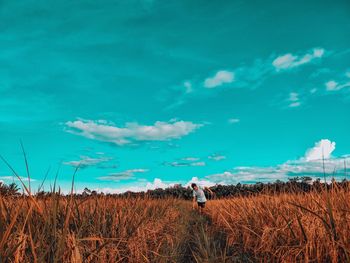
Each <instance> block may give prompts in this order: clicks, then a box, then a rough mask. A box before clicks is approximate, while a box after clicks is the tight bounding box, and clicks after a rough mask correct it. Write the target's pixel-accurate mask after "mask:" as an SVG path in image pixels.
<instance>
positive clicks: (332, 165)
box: [206, 139, 346, 184]
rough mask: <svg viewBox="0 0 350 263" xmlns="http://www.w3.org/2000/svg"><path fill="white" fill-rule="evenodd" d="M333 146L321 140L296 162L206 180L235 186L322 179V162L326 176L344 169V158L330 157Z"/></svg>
mask: <svg viewBox="0 0 350 263" xmlns="http://www.w3.org/2000/svg"><path fill="white" fill-rule="evenodd" d="M335 145H336V144H335V142H332V141H330V140H328V139H322V140H320V141H318V142H316V143H315V145H314V146H313V147H311V148H310V149H308V150H307V151H306V153H305V155H304V156H303V157H302V158H300V159H298V160H291V161H287V162H285V163H283V164H280V165H276V166H269V167H259V166H250V167H245V166H241V167H236V168H234V169H232V170H228V171H225V172H223V173H217V174H212V175H208V176H206V178H207V179H208V180H210V181H213V182H216V183H218V184H236V183H239V182H241V183H253V182H258V181H259V182H271V181H275V180H285V179H288V178H290V177H296V176H310V177H314V178H315V177H323V173H324V170H323V162H324V164H325V172H326V173H327V174H331V173H333V172H334V171H341V170H342V169H343V167H344V162H346V160H345V158H344V157H339V158H333V157H332V155H331V154H332V152H333V151H334V150H335ZM322 156H324V161H323V160H322V158H323V157H322Z"/></svg>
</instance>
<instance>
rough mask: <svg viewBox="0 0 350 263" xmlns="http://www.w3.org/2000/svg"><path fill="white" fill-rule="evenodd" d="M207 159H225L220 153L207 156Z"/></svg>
mask: <svg viewBox="0 0 350 263" xmlns="http://www.w3.org/2000/svg"><path fill="white" fill-rule="evenodd" d="M208 159H210V160H214V161H221V160H225V159H226V156H224V155H220V154H212V155H210V156H208Z"/></svg>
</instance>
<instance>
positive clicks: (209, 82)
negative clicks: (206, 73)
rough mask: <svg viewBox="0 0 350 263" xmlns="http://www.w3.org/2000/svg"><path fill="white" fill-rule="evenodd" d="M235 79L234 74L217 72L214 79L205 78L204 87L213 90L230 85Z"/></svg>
mask: <svg viewBox="0 0 350 263" xmlns="http://www.w3.org/2000/svg"><path fill="white" fill-rule="evenodd" d="M234 79H235V74H234V73H233V72H230V71H227V70H220V71H218V72H217V73H216V74H215V76H214V77H211V78H207V79H205V81H204V87H206V88H215V87H218V86H221V85H223V84H226V83H231V82H233V81H234Z"/></svg>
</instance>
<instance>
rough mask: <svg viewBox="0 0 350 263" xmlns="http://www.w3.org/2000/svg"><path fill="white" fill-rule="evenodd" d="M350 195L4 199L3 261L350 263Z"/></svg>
mask: <svg viewBox="0 0 350 263" xmlns="http://www.w3.org/2000/svg"><path fill="white" fill-rule="evenodd" d="M349 200H350V192H349V191H348V190H345V189H337V188H336V186H335V187H334V188H333V189H331V190H330V191H322V192H311V193H305V194H291V193H288V194H279V195H275V194H270V195H257V196H251V197H236V198H230V199H221V200H213V201H210V202H209V203H208V206H207V207H208V208H207V214H205V215H199V214H198V213H197V211H193V210H192V209H191V202H189V201H184V200H179V199H161V200H154V199H147V198H145V199H139V198H116V197H112V196H103V195H97V196H89V197H76V196H74V195H72V196H68V197H63V196H60V195H58V194H51V195H50V196H47V197H44V198H38V197H35V196H33V197H30V196H21V197H11V196H6V197H4V196H0V262H156V263H157V262H207V263H211V262H215V263H218V262H350V260H349V253H350V239H349V237H350V203H349Z"/></svg>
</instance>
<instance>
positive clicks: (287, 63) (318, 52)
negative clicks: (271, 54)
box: [272, 48, 325, 71]
mask: <svg viewBox="0 0 350 263" xmlns="http://www.w3.org/2000/svg"><path fill="white" fill-rule="evenodd" d="M324 53H325V50H324V49H323V48H314V49H313V50H312V51H311V52H310V53H306V54H305V55H293V54H292V53H288V54H285V55H282V56H279V57H277V58H276V59H274V60H273V61H272V65H273V66H274V67H275V69H276V70H277V71H280V70H286V69H291V68H295V67H298V66H301V65H303V64H307V63H310V62H311V61H313V60H315V59H318V58H321V57H322V56H323V55H324Z"/></svg>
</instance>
